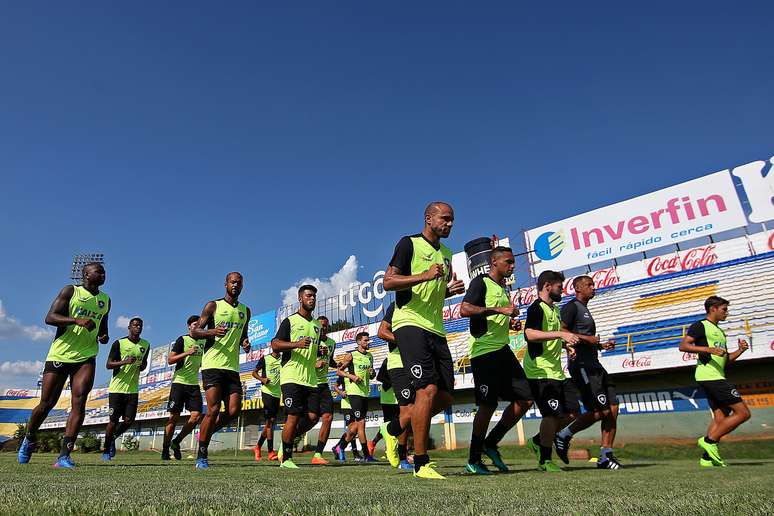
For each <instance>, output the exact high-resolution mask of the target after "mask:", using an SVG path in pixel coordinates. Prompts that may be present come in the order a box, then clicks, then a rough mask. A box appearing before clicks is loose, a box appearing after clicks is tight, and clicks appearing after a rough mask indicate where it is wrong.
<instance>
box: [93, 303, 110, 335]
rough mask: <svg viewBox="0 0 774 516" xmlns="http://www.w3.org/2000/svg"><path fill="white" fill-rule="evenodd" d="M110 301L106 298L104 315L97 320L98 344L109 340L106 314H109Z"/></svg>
mask: <svg viewBox="0 0 774 516" xmlns="http://www.w3.org/2000/svg"><path fill="white" fill-rule="evenodd" d="M111 304H112V301H111V300H110V299H109V298H108V309H107V312H105V315H103V316H102V320H101V321H100V322H99V331H98V332H97V341H98V342H99V343H100V344H107V343H108V342H110V332H109V331H108V326H110V325H109V324H108V315H110V307H111Z"/></svg>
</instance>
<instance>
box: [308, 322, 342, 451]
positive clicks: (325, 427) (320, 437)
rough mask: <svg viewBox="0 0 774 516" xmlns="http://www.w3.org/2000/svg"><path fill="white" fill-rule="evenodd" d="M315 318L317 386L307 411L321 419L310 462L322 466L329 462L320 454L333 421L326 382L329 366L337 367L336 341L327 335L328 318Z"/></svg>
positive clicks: (328, 386)
mask: <svg viewBox="0 0 774 516" xmlns="http://www.w3.org/2000/svg"><path fill="white" fill-rule="evenodd" d="M317 320H318V321H319V322H320V345H319V347H318V350H317V362H316V363H315V368H316V369H315V370H316V374H317V386H316V387H315V389H314V390H313V391H312V395H311V396H310V397H309V411H310V412H314V413H315V414H319V416H320V421H321V425H320V432H319V433H318V434H317V447H316V448H315V453H314V456H313V457H312V464H317V465H323V466H324V465H327V464H329V462H328V461H327V460H326V459H325V458H324V457H323V455H322V454H323V450H325V443H327V442H328V436H329V435H330V433H331V424H332V422H333V396H332V395H331V386H330V384H329V383H328V371H329V370H330V369H331V368H334V369H335V368H336V367H337V364H336V361H335V360H334V359H333V352H334V351H335V350H336V341H335V340H333V339H332V338H330V337H328V330H329V329H330V322H329V321H328V318H327V317H325V316H324V315H321V316H320V317H318V318H317Z"/></svg>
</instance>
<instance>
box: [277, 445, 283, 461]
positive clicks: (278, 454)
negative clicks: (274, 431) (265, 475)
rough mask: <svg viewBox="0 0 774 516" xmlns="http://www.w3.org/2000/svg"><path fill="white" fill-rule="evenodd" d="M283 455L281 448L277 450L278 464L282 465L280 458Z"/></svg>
mask: <svg viewBox="0 0 774 516" xmlns="http://www.w3.org/2000/svg"><path fill="white" fill-rule="evenodd" d="M283 455H284V450H283V447H282V446H280V448H279V450H277V460H278V461H279V463H280V464H282V456H283Z"/></svg>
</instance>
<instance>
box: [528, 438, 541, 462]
mask: <svg viewBox="0 0 774 516" xmlns="http://www.w3.org/2000/svg"><path fill="white" fill-rule="evenodd" d="M527 448H529V449H530V450H532V453H534V454H535V458H536V459H537V460H538V462H540V444H538V443H536V442H535V441H534V437H530V438H529V439H527Z"/></svg>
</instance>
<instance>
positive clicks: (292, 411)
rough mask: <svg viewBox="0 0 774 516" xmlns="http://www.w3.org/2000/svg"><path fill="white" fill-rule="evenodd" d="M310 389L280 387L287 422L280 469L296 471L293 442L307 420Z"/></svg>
mask: <svg viewBox="0 0 774 516" xmlns="http://www.w3.org/2000/svg"><path fill="white" fill-rule="evenodd" d="M310 392H311V389H309V388H308V387H305V386H303V385H298V384H294V383H287V384H284V385H283V386H282V397H283V399H284V401H285V412H286V413H287V420H286V422H285V427H284V428H283V429H282V450H281V452H280V454H279V460H280V467H283V468H290V469H296V468H298V466H296V464H295V463H294V462H293V441H294V440H295V438H296V436H297V435H300V434H301V432H300V430H301V425H302V422H303V420H304V419H307V418H308V414H307V403H308V401H309V395H310Z"/></svg>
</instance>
